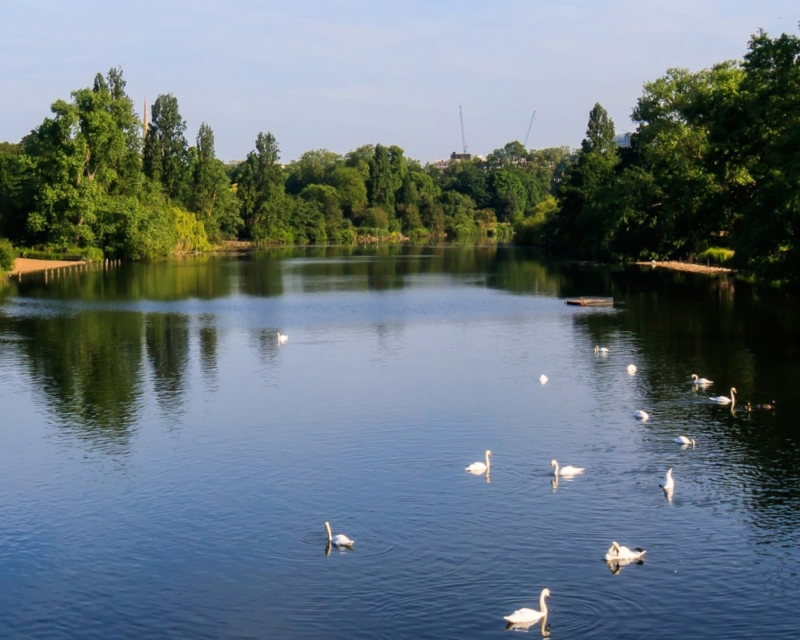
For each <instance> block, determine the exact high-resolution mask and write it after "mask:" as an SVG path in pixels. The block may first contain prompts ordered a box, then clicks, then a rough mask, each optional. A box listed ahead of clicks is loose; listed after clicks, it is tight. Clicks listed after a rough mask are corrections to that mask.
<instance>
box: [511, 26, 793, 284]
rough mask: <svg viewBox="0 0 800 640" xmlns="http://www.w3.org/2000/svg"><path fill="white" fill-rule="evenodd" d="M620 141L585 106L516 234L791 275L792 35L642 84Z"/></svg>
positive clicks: (603, 252) (563, 249)
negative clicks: (560, 160) (537, 207)
mask: <svg viewBox="0 0 800 640" xmlns="http://www.w3.org/2000/svg"><path fill="white" fill-rule="evenodd" d="M632 119H633V121H634V122H635V123H636V125H637V126H636V131H635V133H634V134H633V135H632V136H631V144H630V147H626V148H618V147H617V146H616V145H615V144H613V138H614V125H613V122H612V121H611V119H610V118H609V117H608V114H607V113H606V111H605V109H603V107H602V106H601V105H599V104H597V105H595V107H594V108H593V109H592V111H591V113H590V115H589V123H588V127H587V131H586V137H585V138H584V140H583V142H582V144H581V148H580V149H579V150H578V151H577V153H576V154H575V156H574V158H573V161H572V162H571V163H569V166H568V168H567V170H566V172H565V175H564V178H563V180H562V181H561V182H560V184H559V185H558V188H557V205H556V207H554V208H553V209H552V210H550V211H549V212H548V213H547V216H545V217H544V218H542V217H540V218H528V219H525V220H523V221H522V222H521V223H520V224H518V226H517V232H518V233H517V239H518V240H519V241H520V242H523V243H528V244H541V245H545V246H548V247H550V248H552V249H554V250H556V251H558V252H559V253H563V254H567V255H571V256H575V257H580V258H588V259H598V260H650V259H694V260H697V259H701V260H703V259H708V258H711V259H713V258H717V259H718V260H720V259H723V260H724V259H727V260H728V262H729V263H730V264H732V265H733V266H737V267H740V268H743V269H746V270H748V271H750V272H752V273H754V274H756V275H757V276H758V277H759V278H763V279H770V280H783V281H787V280H795V281H797V280H798V279H800V153H799V152H798V150H800V39H798V38H797V37H796V36H793V35H787V34H782V35H780V36H779V37H776V38H772V37H770V36H768V35H767V34H766V33H765V32H764V31H759V32H758V33H757V34H755V35H754V36H753V37H752V38H751V40H750V42H749V44H748V51H747V53H746V55H745V56H744V59H743V60H741V61H727V62H722V63H719V64H716V65H714V66H713V67H712V68H710V69H703V70H701V71H697V72H691V71H688V70H686V69H670V70H668V71H667V73H666V75H664V76H663V77H661V78H659V79H657V80H655V81H653V82H648V83H647V84H645V86H644V92H643V95H642V96H641V97H640V98H639V99H638V101H637V104H636V106H635V108H634V109H633V115H632Z"/></svg>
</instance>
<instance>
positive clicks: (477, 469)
mask: <svg viewBox="0 0 800 640" xmlns="http://www.w3.org/2000/svg"><path fill="white" fill-rule="evenodd" d="M493 455H494V454H493V453H492V450H491V449H487V450H486V462H473V463H472V464H471V465H469V466H468V467H465V468H464V471H469V472H470V473H473V474H475V475H476V476H479V475H482V474H484V473H489V469H490V468H491V463H490V462H489V458H490V457H491V456H493Z"/></svg>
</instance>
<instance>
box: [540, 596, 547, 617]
mask: <svg viewBox="0 0 800 640" xmlns="http://www.w3.org/2000/svg"><path fill="white" fill-rule="evenodd" d="M539 609H540V611H541V612H542V614H543V615H547V598H546V596H545V595H544V594H542V595H540V596H539Z"/></svg>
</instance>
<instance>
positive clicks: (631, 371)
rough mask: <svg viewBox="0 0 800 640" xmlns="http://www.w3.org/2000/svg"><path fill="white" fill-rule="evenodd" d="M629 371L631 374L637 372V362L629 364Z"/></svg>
mask: <svg viewBox="0 0 800 640" xmlns="http://www.w3.org/2000/svg"><path fill="white" fill-rule="evenodd" d="M628 373H629V374H630V375H633V374H634V373H636V365H635V364H629V365H628Z"/></svg>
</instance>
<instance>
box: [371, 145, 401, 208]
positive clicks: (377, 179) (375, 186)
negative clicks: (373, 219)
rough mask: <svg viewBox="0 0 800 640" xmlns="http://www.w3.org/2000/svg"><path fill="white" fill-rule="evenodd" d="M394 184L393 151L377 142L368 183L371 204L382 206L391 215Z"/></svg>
mask: <svg viewBox="0 0 800 640" xmlns="http://www.w3.org/2000/svg"><path fill="white" fill-rule="evenodd" d="M394 186H395V185H394V180H393V177H392V155H391V152H390V150H389V149H388V148H387V147H384V146H383V145H382V144H377V145H375V155H374V156H373V158H372V161H371V163H370V166H369V182H368V183H367V191H368V194H369V204H370V206H372V207H380V208H381V209H383V210H384V211H386V212H387V213H388V214H389V215H390V216H391V215H392V214H393V213H394Z"/></svg>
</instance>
